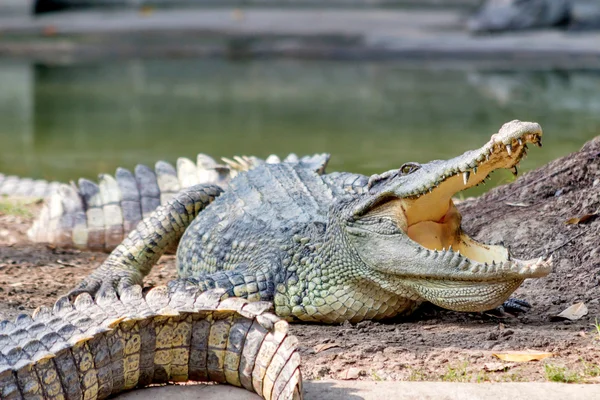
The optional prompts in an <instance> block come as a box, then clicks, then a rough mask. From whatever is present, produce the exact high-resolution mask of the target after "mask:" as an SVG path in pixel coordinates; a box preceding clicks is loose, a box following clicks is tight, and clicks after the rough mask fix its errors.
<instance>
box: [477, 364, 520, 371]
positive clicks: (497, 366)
mask: <svg viewBox="0 0 600 400" xmlns="http://www.w3.org/2000/svg"><path fill="white" fill-rule="evenodd" d="M514 366H515V364H512V363H509V364H506V363H501V362H491V363H485V364H483V369H484V370H486V371H488V372H498V371H506V370H507V369H509V368H512V367H514Z"/></svg>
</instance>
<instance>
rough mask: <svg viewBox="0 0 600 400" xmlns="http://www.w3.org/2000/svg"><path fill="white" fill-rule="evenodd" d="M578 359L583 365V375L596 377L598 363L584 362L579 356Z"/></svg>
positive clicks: (598, 367)
mask: <svg viewBox="0 0 600 400" xmlns="http://www.w3.org/2000/svg"><path fill="white" fill-rule="evenodd" d="M580 361H581V364H582V365H583V375H584V376H585V377H586V378H587V377H590V378H596V377H598V376H600V365H598V364H594V363H591V362H586V361H585V360H584V359H583V358H580Z"/></svg>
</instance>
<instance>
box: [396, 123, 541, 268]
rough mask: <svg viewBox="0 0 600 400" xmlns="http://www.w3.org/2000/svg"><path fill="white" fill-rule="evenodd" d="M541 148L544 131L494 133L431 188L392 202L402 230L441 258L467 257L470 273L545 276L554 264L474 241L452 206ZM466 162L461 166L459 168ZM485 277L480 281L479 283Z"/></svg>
mask: <svg viewBox="0 0 600 400" xmlns="http://www.w3.org/2000/svg"><path fill="white" fill-rule="evenodd" d="M528 143H529V144H536V145H538V146H540V147H541V145H542V130H541V128H540V129H535V130H531V129H530V130H527V131H525V132H523V133H520V134H519V133H518V132H516V133H514V134H512V135H501V134H497V135H493V136H492V138H491V140H490V141H489V142H488V143H487V144H486V145H485V146H484V147H483V148H481V149H479V150H476V151H472V152H468V153H466V154H465V155H464V156H463V157H462V158H464V162H461V163H460V164H459V165H457V166H456V167H455V168H453V169H451V170H448V171H445V172H443V173H439V174H440V175H439V176H433V177H432V179H431V181H432V183H433V184H432V185H431V186H430V187H427V188H420V189H417V190H415V193H414V194H412V195H409V196H407V197H405V198H402V199H398V200H393V201H396V202H398V203H399V204H397V206H399V207H400V208H401V212H402V214H403V215H402V216H401V218H400V220H403V221H404V223H403V224H402V225H403V226H402V228H403V229H404V231H405V232H406V234H407V235H408V237H409V238H411V239H412V240H413V241H414V242H416V243H418V244H419V245H420V246H421V247H423V248H424V249H427V250H433V251H434V252H435V253H434V254H436V253H437V256H438V257H444V256H448V255H458V256H462V257H463V258H465V260H466V261H467V263H465V264H469V268H470V269H471V270H472V272H480V270H483V271H481V272H485V270H486V269H488V270H490V272H492V270H495V269H497V268H500V269H504V268H506V269H510V270H511V271H512V272H518V273H519V274H520V275H522V276H523V277H537V276H545V275H547V274H548V272H549V267H550V264H551V262H550V260H546V261H545V260H543V259H542V258H539V259H537V260H528V261H523V260H518V259H514V258H511V255H510V254H509V251H508V249H507V248H505V247H503V246H498V245H487V244H483V243H480V242H477V241H475V240H474V239H472V238H470V237H469V236H468V235H467V234H465V233H464V232H463V231H462V229H461V220H462V216H461V214H460V213H459V211H458V209H457V208H456V206H455V205H454V202H453V200H452V197H453V196H454V195H456V193H458V192H460V191H463V190H465V189H468V188H470V187H473V186H476V185H478V184H480V183H482V182H485V179H486V178H488V177H489V174H490V173H492V172H493V171H494V170H496V169H499V168H507V169H510V170H511V171H512V172H513V174H514V175H515V176H516V175H517V167H518V164H519V162H520V161H521V159H522V158H523V157H524V156H525V155H526V154H527V150H528V147H527V144H528ZM461 164H462V165H461ZM480 279H481V276H479V277H478V280H480Z"/></svg>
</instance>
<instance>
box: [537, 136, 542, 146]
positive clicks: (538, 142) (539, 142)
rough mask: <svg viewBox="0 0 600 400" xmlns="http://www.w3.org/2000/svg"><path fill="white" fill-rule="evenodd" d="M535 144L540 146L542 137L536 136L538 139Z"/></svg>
mask: <svg viewBox="0 0 600 400" xmlns="http://www.w3.org/2000/svg"><path fill="white" fill-rule="evenodd" d="M536 144H537V145H538V147H542V138H538V141H537V143H536Z"/></svg>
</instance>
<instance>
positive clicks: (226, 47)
mask: <svg viewBox="0 0 600 400" xmlns="http://www.w3.org/2000/svg"><path fill="white" fill-rule="evenodd" d="M547 1H550V2H555V3H553V4H554V5H556V4H558V3H556V2H559V0H547ZM494 3H496V4H494ZM500 3H503V4H500ZM509 3H513V2H511V1H496V2H494V1H492V2H487V3H482V2H480V1H476V0H437V1H433V0H431V1H426V0H423V1H408V0H389V1H377V0H329V2H328V3H324V2H321V1H311V0H294V1H292V0H239V1H228V0H226V1H210V0H206V1H205V0H182V1H177V2H175V1H171V0H155V1H151V2H150V1H145V0H37V1H33V0H29V1H27V0H0V172H2V173H5V174H16V175H19V176H28V177H34V178H45V179H57V180H61V181H68V180H71V179H76V178H78V177H87V178H91V179H95V178H96V176H97V174H98V173H99V172H111V173H112V172H113V171H114V169H115V168H116V167H117V166H124V167H126V168H130V169H132V168H133V167H134V165H135V164H137V163H147V164H149V165H153V164H154V162H155V161H157V160H159V159H164V160H167V161H170V162H172V163H174V162H175V161H176V159H177V157H180V156H185V157H189V158H191V159H194V160H195V156H196V154H197V153H199V152H203V153H207V154H209V155H212V156H213V157H221V156H226V157H231V156H233V155H242V154H243V155H256V156H260V157H266V156H268V155H269V154H272V153H275V154H279V155H281V156H284V155H286V154H288V153H290V152H294V153H296V154H299V155H304V154H309V153H317V152H319V153H320V152H330V153H332V160H331V164H330V167H329V170H330V171H333V170H346V171H352V172H359V173H364V174H372V173H376V172H382V171H386V170H389V169H392V168H397V167H399V166H400V165H401V164H402V163H404V162H406V161H418V162H424V161H428V160H431V159H444V158H449V157H453V156H456V155H458V154H460V153H462V152H463V151H466V150H469V149H473V148H476V147H479V146H481V145H483V144H484V143H485V142H486V141H487V140H488V139H489V137H490V135H491V134H493V133H495V132H496V131H497V130H498V129H499V127H500V126H501V125H502V124H503V123H504V122H506V121H510V120H512V119H521V120H531V121H537V122H539V123H540V124H541V125H542V127H543V128H544V132H545V137H544V148H543V149H541V150H538V149H535V150H534V151H531V152H530V155H529V158H528V159H526V160H525V161H524V162H523V163H522V166H523V169H525V170H527V169H531V168H535V167H537V166H541V165H543V164H545V163H546V162H548V161H550V160H552V159H555V158H557V157H560V156H562V155H565V154H567V153H569V152H572V151H576V150H578V149H579V148H580V147H581V146H582V145H583V143H584V142H585V141H587V140H589V139H591V138H592V137H594V136H596V135H598V134H600V35H599V33H598V31H597V30H596V29H595V27H596V21H600V18H597V16H599V15H600V12H598V9H600V5H599V4H598V2H596V1H564V2H561V3H562V8H561V9H560V10H557V9H554V10H551V9H549V8H548V4H549V3H546V4H545V5H544V3H545V2H544V1H542V0H539V1H531V2H530V3H531V4H526V3H528V2H527V1H516V2H514V3H515V4H516V3H520V5H519V4H517V5H514V4H513V5H511V4H509ZM523 3H525V5H526V6H528V7H534V8H533V9H531V10H533V11H531V10H530V11H527V12H523V10H519V9H518V8H516V9H515V8H514V7H517V6H519V7H520V6H522V5H523ZM498 4H500V8H498V7H496V6H498ZM536 4H537V6H540V7H542V8H541V9H536V8H535V7H536ZM544 6H545V7H546V8H543V7H544ZM507 7H513V8H512V9H511V8H507ZM536 10H537V11H536ZM539 10H542V11H544V10H545V11H544V12H545V14H544V12H541V11H539ZM536 12H537V14H536ZM551 14H552V15H551ZM523 15H527V16H531V15H533V16H536V17H535V18H533V19H531V18H530V19H529V20H527V21H523V20H522V19H519V18H520V16H523ZM510 179H512V177H511V176H510V174H509V173H506V174H504V173H497V174H496V175H495V176H494V180H493V182H494V183H495V184H497V183H501V182H506V181H507V180H510ZM477 190H478V188H475V189H472V192H469V193H467V194H476V193H477Z"/></svg>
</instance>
